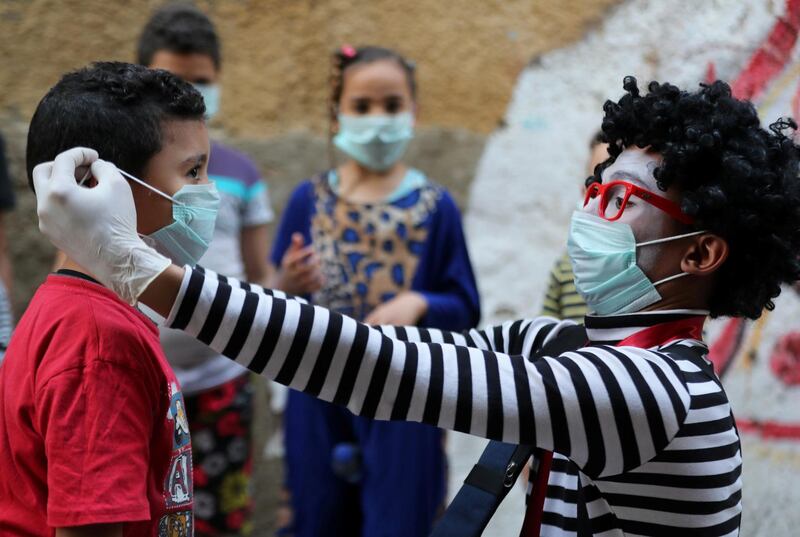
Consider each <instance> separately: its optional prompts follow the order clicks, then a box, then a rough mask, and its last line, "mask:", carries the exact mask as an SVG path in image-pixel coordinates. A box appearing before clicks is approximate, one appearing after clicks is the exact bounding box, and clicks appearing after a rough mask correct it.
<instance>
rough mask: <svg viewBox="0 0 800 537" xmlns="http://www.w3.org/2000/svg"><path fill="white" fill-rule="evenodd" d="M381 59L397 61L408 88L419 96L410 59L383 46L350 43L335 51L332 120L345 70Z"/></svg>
mask: <svg viewBox="0 0 800 537" xmlns="http://www.w3.org/2000/svg"><path fill="white" fill-rule="evenodd" d="M380 60H391V61H394V62H396V63H397V64H398V65H399V66H400V67H402V68H403V70H404V71H405V73H406V79H407V80H408V88H409V89H410V90H411V97H412V98H413V99H416V98H417V80H416V76H415V71H416V66H415V65H414V63H413V62H410V61H408V60H407V59H405V58H404V57H403V56H401V55H400V54H399V53H397V52H395V51H393V50H391V49H388V48H383V47H372V46H368V47H358V48H353V47H351V46H349V45H345V46H343V47H341V48H340V49H339V50H337V51H336V52H334V53H333V62H332V66H331V67H332V69H331V101H330V113H331V120H334V121H335V120H336V114H337V112H338V107H339V100H340V99H341V98H342V91H343V90H344V72H345V71H346V70H347V69H348V68H349V67H352V66H354V65H359V64H362V63H372V62H376V61H380Z"/></svg>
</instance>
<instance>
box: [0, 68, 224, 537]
mask: <svg viewBox="0 0 800 537" xmlns="http://www.w3.org/2000/svg"><path fill="white" fill-rule="evenodd" d="M204 112H205V108H204V105H203V100H202V97H201V96H200V94H199V93H198V92H197V91H196V90H194V88H192V86H191V85H189V84H187V83H185V82H183V81H182V80H180V79H179V78H177V77H175V76H173V75H171V74H169V73H167V72H165V71H153V70H149V69H145V68H144V67H141V66H136V65H130V64H125V63H117V62H108V63H96V64H93V65H92V66H90V67H88V68H85V69H82V70H80V71H76V72H72V73H69V74H67V75H65V76H64V77H63V78H62V79H61V80H60V81H59V82H58V83H57V84H56V85H55V86H54V87H53V88H52V89H50V91H49V92H48V93H47V95H45V97H44V98H43V99H42V101H41V102H40V103H39V106H38V107H37V109H36V113H35V114H34V116H33V119H32V120H31V125H30V130H29V133H28V146H27V172H28V178H29V180H30V179H31V177H32V171H33V168H34V166H36V165H37V164H40V163H44V162H48V161H51V160H53V159H54V158H55V157H56V155H58V154H59V153H61V152H62V151H64V150H66V149H68V148H71V147H75V146H83V147H92V148H94V149H96V150H97V152H98V153H99V155H100V156H102V157H103V158H104V159H107V160H108V161H110V162H113V163H114V164H115V165H116V166H118V167H119V168H120V169H121V170H124V171H126V172H128V173H130V174H132V175H135V176H136V177H140V178H146V179H145V180H146V183H147V184H148V185H149V188H146V187H145V186H143V185H141V184H138V183H134V182H132V183H131V188H132V190H133V194H134V199H135V203H136V209H137V215H136V216H137V231H138V232H139V233H140V234H141V235H143V236H147V237H149V240H150V241H151V243H152V244H155V245H156V246H157V247H158V246H163V248H161V249H162V251H164V252H165V253H171V251H170V248H172V249H173V250H174V251H177V250H178V249H180V248H181V247H185V249H187V251H188V250H193V251H195V252H197V251H198V250H201V249H202V245H201V246H200V247H199V248H198V246H197V245H198V244H200V243H205V244H207V241H208V240H210V234H209V233H208V229H213V218H214V216H215V214H216V207H215V203H217V204H218V197H217V195H216V192H215V190H214V187H213V185H210V184H208V179H207V170H206V165H207V162H208V154H209V145H208V134H207V132H206V127H205V122H204V120H203V114H204ZM53 125H59V127H60V128H58V129H54V128H53ZM84 152H86V153H93V150H90V149H76V150H75V151H71V152H68V153H67V154H66V155H65V156H62V157H59V160H56V162H55V163H54V164H52V166H53V169H57V168H59V167H63V166H66V165H69V164H68V163H69V161H75V160H80V159H81V158H82V154H83V153H84ZM98 166H99V167H103V166H111V164H109V163H108V162H104V161H98V162H96V163H95V164H93V165H92V171H96V169H97V168H96V167H98ZM87 172H88V170H85V169H84V170H81V171H80V173H79V174H78V175H80V176H81V177H78V178H77V179H82V177H83V176H84V175H86V176H87V177H89V184H91V181H92V179H91V178H90V176H91V174H90V173H87ZM32 185H33V184H32V183H31V187H32ZM215 200H216V201H215ZM189 213H191V214H192V215H193V216H195V217H197V216H199V215H201V214H202V215H204V217H203V218H194V219H193V220H194V221H195V222H197V221H200V222H203V221H204V222H205V223H206V225H205V226H204V227H205V229H200V228H197V227H196V225H195V224H194V223H193V222H191V221H189V219H187V218H184V217H183V216H182V215H185V214H189ZM209 221H210V227H209V225H208V223H209ZM171 257H173V258H174V257H175V256H171ZM0 505H2V508H0V535H15V536H25V537H28V536H30V537H53V536H55V537H120V536H124V537H134V536H142V537H145V536H147V537H153V536H167V535H170V536H171V535H181V536H190V535H192V533H193V528H194V522H193V515H192V508H193V502H192V459H191V443H190V439H189V428H188V423H187V421H186V413H185V406H184V404H183V398H182V395H181V392H180V388H179V383H178V380H177V379H176V378H175V375H174V374H173V372H172V369H171V368H170V366H169V364H168V363H167V361H166V358H165V357H164V354H163V352H162V351H161V347H160V345H159V340H158V330H157V329H156V327H155V325H154V324H153V323H152V322H151V321H150V320H149V319H147V318H146V317H145V316H144V315H142V314H141V313H140V312H139V311H138V310H136V309H134V308H133V307H131V306H130V305H129V304H127V303H125V302H123V301H122V300H120V299H119V298H118V297H117V295H115V294H114V293H113V292H112V291H111V290H109V289H107V288H105V287H103V286H102V285H101V284H100V283H98V281H97V280H96V279H95V278H94V277H93V276H92V274H90V273H89V272H88V271H87V270H85V269H84V268H82V267H81V266H80V265H78V264H77V263H76V262H74V261H73V260H71V259H70V258H66V260H65V262H64V263H63V265H62V268H61V269H60V270H58V272H57V273H55V274H51V275H50V276H48V278H47V280H46V281H45V282H44V283H43V284H42V285H41V286H40V287H39V289H38V290H37V291H36V294H35V295H34V297H33V299H32V300H31V303H30V305H29V307H28V309H27V311H26V312H25V314H24V315H23V316H22V318H21V319H20V322H19V325H18V327H17V330H16V331H15V333H14V335H13V336H12V338H11V343H10V345H9V348H8V352H7V354H6V358H5V361H4V363H3V365H2V367H0Z"/></svg>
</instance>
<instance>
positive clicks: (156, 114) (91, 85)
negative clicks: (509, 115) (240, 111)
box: [26, 62, 205, 189]
mask: <svg viewBox="0 0 800 537" xmlns="http://www.w3.org/2000/svg"><path fill="white" fill-rule="evenodd" d="M204 113H205V105H204V104H203V98H202V97H201V96H200V93H198V92H197V90H196V89H194V87H192V85H191V84H189V83H187V82H184V81H183V80H181V79H180V78H178V77H176V76H175V75H172V74H170V73H168V72H167V71H162V70H157V69H147V68H145V67H142V66H140V65H132V64H129V63H121V62H98V63H94V64H92V65H90V66H89V67H85V68H83V69H80V70H78V71H73V72H71V73H67V74H66V75H64V77H63V78H62V79H61V80H60V81H59V82H58V83H57V84H56V85H55V86H53V87H52V88H51V89H50V91H48V92H47V95H45V96H44V97H43V98H42V100H41V101H40V102H39V106H38V107H37V108H36V112H35V113H34V115H33V119H31V124H30V129H29V130H28V147H27V153H26V168H27V171H28V184H29V185H30V187H31V189H33V177H32V175H33V173H32V172H33V168H34V167H35V166H36V165H37V164H40V163H42V162H47V161H50V160H53V159H54V158H55V157H56V155H58V154H59V153H61V152H62V151H65V150H67V149H69V148H71V147H75V146H83V147H90V148H92V149H94V150H96V151H97V152H98V153H99V154H100V158H102V159H104V160H108V161H110V162H113V163H114V164H115V165H117V166H119V167H120V168H121V169H123V170H125V171H126V172H128V173H131V174H133V175H136V176H141V175H142V172H143V170H144V168H145V166H146V165H147V162H148V161H149V160H150V159H151V158H152V157H153V155H155V154H156V153H158V152H159V151H160V150H161V142H162V128H163V125H162V124H163V122H164V121H165V120H170V119H189V120H197V121H202V120H203V114H204Z"/></svg>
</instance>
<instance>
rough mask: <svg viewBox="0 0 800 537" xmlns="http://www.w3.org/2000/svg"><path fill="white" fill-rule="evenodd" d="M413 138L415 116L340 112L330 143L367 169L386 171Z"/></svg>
mask: <svg viewBox="0 0 800 537" xmlns="http://www.w3.org/2000/svg"><path fill="white" fill-rule="evenodd" d="M413 137H414V115H413V114H412V113H411V112H403V113H401V114H395V115H366V116H353V115H348V114H339V132H338V134H336V136H334V138H333V143H334V145H335V146H336V147H338V148H339V149H340V150H342V151H343V152H344V153H345V154H346V155H347V156H349V157H350V158H352V159H353V160H355V161H357V162H358V163H360V164H361V165H362V166H364V167H365V168H367V169H370V170H374V171H378V172H381V171H386V170H388V169H389V168H391V167H392V166H394V165H395V164H396V163H397V161H399V160H400V158H401V157H402V156H403V154H404V153H405V151H406V148H407V147H408V143H409V142H410V141H411V139H412V138H413Z"/></svg>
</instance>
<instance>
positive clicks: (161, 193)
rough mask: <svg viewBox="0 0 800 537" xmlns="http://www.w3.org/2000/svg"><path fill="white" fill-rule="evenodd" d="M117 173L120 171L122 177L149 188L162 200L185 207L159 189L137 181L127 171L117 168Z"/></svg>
mask: <svg viewBox="0 0 800 537" xmlns="http://www.w3.org/2000/svg"><path fill="white" fill-rule="evenodd" d="M117 171H118V172H119V173H121V174H122V175H124V176H125V177H127V178H128V179H130V180H131V181H135V182H137V183H139V184H140V185H142V186H143V187H145V188H147V189H150V190H152V191H153V192H155V193H156V194H158V195H159V196H161V197H162V198H166V199H168V200H169V201H171V202H172V203H174V204H175V205H184V204H183V203H181V202H180V201H178V200H175V199H173V198H172V197H170V196H167V195H166V194H164V193H163V192H161V191H160V190H158V189H157V188H154V187H152V186H150V185H148V184H147V183H145V182H144V181H142V180H141V179H137V178H136V177H134V176H132V175H131V174H129V173H128V172H126V171H123V170H120V169H119V168H117Z"/></svg>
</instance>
